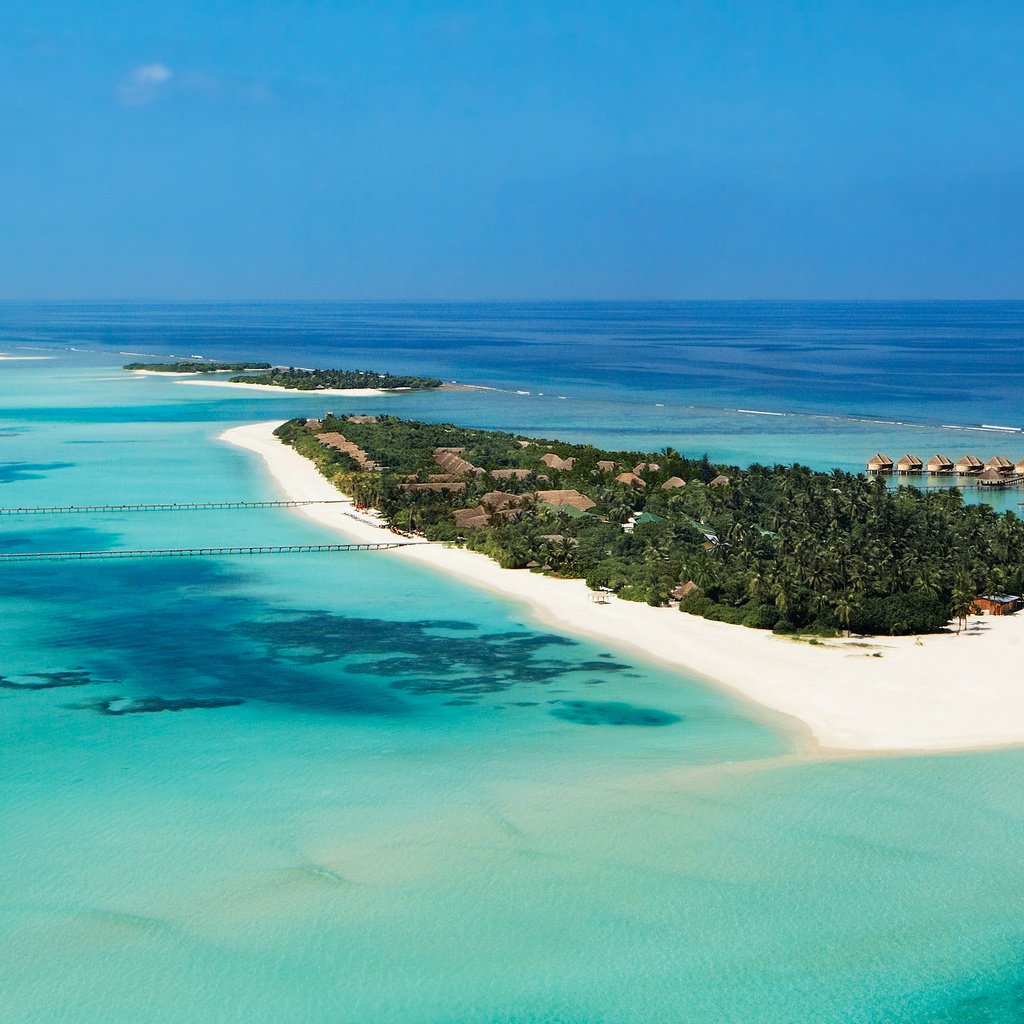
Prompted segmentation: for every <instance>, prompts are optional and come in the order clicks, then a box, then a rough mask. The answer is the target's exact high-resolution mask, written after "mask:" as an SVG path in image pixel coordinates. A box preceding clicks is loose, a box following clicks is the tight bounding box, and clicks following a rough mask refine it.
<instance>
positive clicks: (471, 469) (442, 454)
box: [434, 448, 483, 476]
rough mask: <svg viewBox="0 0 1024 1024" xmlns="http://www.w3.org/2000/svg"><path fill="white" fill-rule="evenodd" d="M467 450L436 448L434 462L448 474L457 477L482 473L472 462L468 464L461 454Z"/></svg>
mask: <svg viewBox="0 0 1024 1024" xmlns="http://www.w3.org/2000/svg"><path fill="white" fill-rule="evenodd" d="M463 451H465V448H435V449H434V461H435V462H436V463H437V464H438V465H439V466H440V467H441V468H442V469H443V470H444V471H445V472H446V473H453V474H455V475H456V476H466V474H467V473H482V472H483V470H482V469H478V468H477V467H476V466H474V465H473V463H472V462H467V461H466V460H465V459H464V458H462V456H461V455H460V454H459V453H460V452H463Z"/></svg>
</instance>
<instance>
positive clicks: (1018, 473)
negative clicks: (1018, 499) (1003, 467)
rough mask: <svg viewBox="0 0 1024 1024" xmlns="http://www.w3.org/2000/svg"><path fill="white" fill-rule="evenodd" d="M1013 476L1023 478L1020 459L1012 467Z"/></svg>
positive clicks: (1023, 463)
mask: <svg viewBox="0 0 1024 1024" xmlns="http://www.w3.org/2000/svg"><path fill="white" fill-rule="evenodd" d="M1013 472H1014V475H1015V476H1024V459H1021V460H1020V462H1018V463H1017V465H1016V466H1014V467H1013Z"/></svg>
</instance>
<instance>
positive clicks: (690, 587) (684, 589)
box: [668, 580, 700, 601]
mask: <svg viewBox="0 0 1024 1024" xmlns="http://www.w3.org/2000/svg"><path fill="white" fill-rule="evenodd" d="M699 593H700V587H698V586H697V584H696V583H694V582H693V580H687V581H686V582H685V583H680V584H679V586H678V587H676V588H675V590H673V591H672V593H671V594H669V595H668V597H669V600H670V601H682V600H683V599H684V598H687V597H689V596H690V595H691V594H699Z"/></svg>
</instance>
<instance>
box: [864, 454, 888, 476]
mask: <svg viewBox="0 0 1024 1024" xmlns="http://www.w3.org/2000/svg"><path fill="white" fill-rule="evenodd" d="M892 469H893V462H892V459H890V458H889V456H888V455H882V453H881V452H876V453H875V454H874V455H872V456H871V458H870V459H868V472H869V473H871V474H888V473H891V472H892Z"/></svg>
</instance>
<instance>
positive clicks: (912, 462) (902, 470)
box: [896, 454, 924, 476]
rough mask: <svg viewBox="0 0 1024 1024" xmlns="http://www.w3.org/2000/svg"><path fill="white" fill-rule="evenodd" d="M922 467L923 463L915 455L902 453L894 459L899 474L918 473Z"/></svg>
mask: <svg viewBox="0 0 1024 1024" xmlns="http://www.w3.org/2000/svg"><path fill="white" fill-rule="evenodd" d="M923 469H924V463H923V462H922V461H921V460H920V459H919V458H918V457H917V456H916V455H909V454H908V455H904V456H903V457H902V458H899V459H897V460H896V472H897V473H898V474H900V475H901V476H910V475H912V474H914V473H920V472H921V471H922V470H923Z"/></svg>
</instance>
